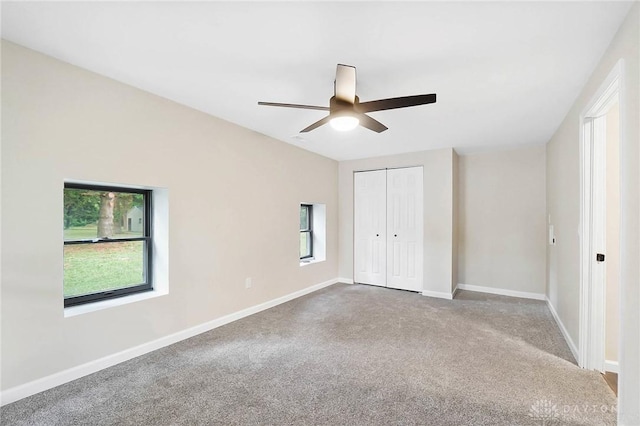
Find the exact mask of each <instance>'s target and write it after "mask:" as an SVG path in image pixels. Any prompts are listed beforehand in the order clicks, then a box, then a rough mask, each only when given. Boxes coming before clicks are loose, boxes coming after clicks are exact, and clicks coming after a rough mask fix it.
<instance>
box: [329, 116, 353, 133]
mask: <svg viewBox="0 0 640 426" xmlns="http://www.w3.org/2000/svg"><path fill="white" fill-rule="evenodd" d="M329 124H331V127H333V128H334V129H336V130H337V131H339V132H348V131H349V130H353V129H355V128H356V127H358V124H360V120H358V119H357V118H356V117H354V116H352V115H341V116H339V117H334V118H332V119H331V121H329Z"/></svg>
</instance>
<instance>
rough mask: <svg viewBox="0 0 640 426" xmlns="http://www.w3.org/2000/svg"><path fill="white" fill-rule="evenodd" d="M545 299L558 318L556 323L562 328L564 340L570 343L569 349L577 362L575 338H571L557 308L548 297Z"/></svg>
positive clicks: (552, 313) (554, 317) (553, 314)
mask: <svg viewBox="0 0 640 426" xmlns="http://www.w3.org/2000/svg"><path fill="white" fill-rule="evenodd" d="M545 299H546V301H547V306H548V307H549V310H550V311H551V315H552V316H553V319H554V320H556V324H558V328H560V331H561V332H562V335H563V336H564V340H566V342H567V345H569V349H571V353H572V354H573V357H574V358H575V360H576V362H577V361H578V347H577V346H576V344H575V343H573V339H571V336H570V335H569V332H568V331H567V329H566V327H565V326H564V324H563V323H562V321H561V320H560V317H559V316H558V313H557V312H556V310H555V308H554V307H553V305H552V304H551V301H550V300H549V299H548V298H545Z"/></svg>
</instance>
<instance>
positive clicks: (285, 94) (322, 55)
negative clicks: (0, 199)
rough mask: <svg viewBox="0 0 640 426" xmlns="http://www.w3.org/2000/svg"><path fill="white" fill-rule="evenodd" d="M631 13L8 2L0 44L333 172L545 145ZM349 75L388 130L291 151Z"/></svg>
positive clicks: (584, 5)
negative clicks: (341, 71) (187, 110)
mask: <svg viewBox="0 0 640 426" xmlns="http://www.w3.org/2000/svg"><path fill="white" fill-rule="evenodd" d="M630 6H631V3H630V2H562V3H560V2H428V3H425V2H409V3H398V2H395V3H392V2H388V3H387V2H341V3H329V2H302V3H300V2H296V3H293V2H284V3H272V2H258V3H240V2H199V3H191V2H135V3H127V2H105V3H97V2H90V3H79V2H71V3H58V2H44V3H33V2H19V3H18V2H16V3H10V2H3V3H2V37H3V38H5V39H8V40H10V41H13V42H15V43H18V44H21V45H23V46H26V47H29V48H31V49H34V50H37V51H40V52H43V53H45V54H47V55H51V56H53V57H56V58H59V59H61V60H63V61H67V62H70V63H72V64H75V65H78V66H80V67H83V68H86V69H89V70H92V71H95V72H97V73H100V74H103V75H105V76H108V77H111V78H113V79H116V80H119V81H122V82H124V83H127V84H130V85H132V86H135V87H138V88H140V89H144V90H147V91H149V92H152V93H155V94H158V95H160V96H163V97H166V98H169V99H172V100H174V101H176V102H179V103H182V104H185V105H188V106H190V107H193V108H195V109H198V110H200V111H204V112H207V113H209V114H211V115H214V116H217V117H221V118H223V119H226V120H229V121H231V122H234V123H237V124H239V125H241V126H244V127H248V128H250V129H253V130H255V131H257V132H260V133H264V134H266V135H269V136H272V137H274V138H277V139H280V140H282V141H284V142H288V143H291V144H294V145H297V146H300V147H302V148H305V149H308V150H310V151H314V152H317V153H320V154H322V155H325V156H327V157H331V158H334V159H337V160H346V159H354V158H365V157H372V156H379V155H387V154H394V153H401V152H412V151H421V150H427V149H436V148H444V147H455V148H457V149H458V150H460V151H463V152H464V151H467V152H469V151H473V150H479V149H488V148H493V147H498V148H503V147H507V146H514V145H520V144H540V143H545V142H547V141H548V140H549V139H550V137H551V136H552V134H553V132H554V131H555V130H556V128H557V127H558V125H559V124H560V122H561V120H562V119H563V118H564V116H565V115H566V113H567V112H568V109H569V108H570V106H571V105H572V103H573V101H574V100H575V98H576V96H577V95H578V93H579V91H580V89H581V88H582V87H583V85H584V83H585V82H586V80H587V78H588V76H589V75H590V73H591V72H592V70H593V68H594V67H595V65H596V64H597V62H598V60H599V58H600V57H601V55H602V54H603V53H604V51H605V49H606V47H607V46H608V44H609V43H610V41H611V39H612V38H613V36H614V34H615V32H616V30H617V28H618V27H619V26H620V24H621V23H622V20H623V19H624V16H625V15H626V13H627V12H628V10H629V8H630ZM337 63H343V64H348V65H354V66H356V67H357V76H358V90H357V93H358V95H359V97H360V100H361V101H362V102H364V101H368V100H374V99H379V98H386V97H397V96H406V95H413V94H424V93H437V96H438V101H437V103H436V104H432V105H425V106H419V107H414V108H407V109H400V110H391V111H380V112H375V113H371V116H372V117H374V118H375V119H377V120H379V121H381V122H382V123H383V124H385V125H387V126H388V127H389V130H387V131H386V132H384V133H381V134H376V133H374V132H371V131H369V130H367V129H363V128H358V129H356V130H354V131H352V132H348V133H338V132H336V131H335V130H333V129H332V128H331V127H330V126H323V127H321V128H319V129H317V130H314V131H312V132H310V133H307V134H300V136H302V137H303V138H304V140H299V139H296V138H294V136H296V135H298V132H299V131H300V130H301V129H303V128H304V127H306V126H307V125H309V124H311V123H312V122H314V121H316V120H319V119H320V118H322V117H323V116H324V114H325V113H324V112H322V111H310V110H296V109H288V108H273V107H261V106H258V105H257V102H258V101H259V100H260V101H272V102H287V103H301V104H314V105H325V106H328V101H329V97H330V96H332V94H333V79H334V76H335V68H336V64H337Z"/></svg>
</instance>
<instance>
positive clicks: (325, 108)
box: [258, 102, 329, 111]
mask: <svg viewBox="0 0 640 426" xmlns="http://www.w3.org/2000/svg"><path fill="white" fill-rule="evenodd" d="M258 105H266V106H276V107H285V108H299V109H317V110H319V111H329V107H323V106H316V105H298V104H280V103H277V102H258Z"/></svg>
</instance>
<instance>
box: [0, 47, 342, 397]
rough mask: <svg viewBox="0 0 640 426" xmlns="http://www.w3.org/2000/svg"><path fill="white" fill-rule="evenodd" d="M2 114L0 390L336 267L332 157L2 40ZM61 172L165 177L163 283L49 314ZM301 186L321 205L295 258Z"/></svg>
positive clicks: (108, 177) (152, 181)
mask: <svg viewBox="0 0 640 426" xmlns="http://www.w3.org/2000/svg"><path fill="white" fill-rule="evenodd" d="M2 114H3V116H2V206H3V210H2V247H3V252H2V314H1V315H2V385H1V387H2V389H3V390H6V389H8V388H12V387H15V386H18V385H22V384H25V383H27V382H30V381H33V380H36V379H40V378H43V377H45V376H48V375H51V374H54V373H56V372H60V371H62V370H66V369H69V368H72V367H75V366H78V365H82V364H84V363H87V362H90V361H93V360H96V359H98V358H101V357H105V356H108V355H111V354H114V353H117V352H119V351H123V350H126V349H129V348H132V347H134V346H137V345H141V344H144V343H146V342H150V341H153V340H156V339H158V338H162V337H164V336H167V335H169V334H171V333H176V332H180V331H182V330H185V329H187V328H189V327H193V326H196V325H199V324H202V323H204V322H207V321H210V320H213V319H216V318H219V317H221V316H223V315H225V314H229V313H232V312H236V311H238V310H241V309H243V308H247V307H250V306H253V305H256V304H259V303H262V302H265V301H268V300H271V299H274V298H277V297H279V296H283V295H286V294H289V293H292V292H294V291H297V290H300V289H303V288H306V287H308V286H311V285H314V284H318V283H321V282H325V281H328V280H331V279H334V278H336V277H337V272H338V258H337V251H338V245H337V244H338V240H337V235H338V234H337V230H338V216H337V213H338V210H337V202H338V197H337V187H338V182H337V177H338V164H337V162H335V161H333V160H330V159H327V158H324V157H321V156H318V155H316V154H313V153H310V152H307V151H304V150H301V149H298V148H295V147H293V146H291V145H288V144H285V143H282V142H279V141H276V140H273V139H270V138H268V137H266V136H263V135H260V134H258V133H255V132H253V131H250V130H247V129H244V128H241V127H238V126H236V125H233V124H231V123H228V122H225V121H222V120H219V119H216V118H214V117H211V116H209V115H206V114H203V113H201V112H198V111H195V110H192V109H189V108H187V107H184V106H181V105H178V104H176V103H173V102H170V101H168V100H166V99H163V98H160V97H158V96H154V95H151V94H149V93H146V92H143V91H140V90H137V89H134V88H132V87H129V86H126V85H123V84H120V83H118V82H115V81H113V80H110V79H107V78H104V77H102V76H99V75H96V74H93V73H91V72H88V71H85V70H82V69H80V68H76V67H74V66H71V65H69V64H66V63H63V62H60V61H57V60H55V59H52V58H50V57H47V56H44V55H41V54H38V53H35V52H33V51H30V50H27V49H24V48H22V47H19V46H17V45H15V44H11V43H7V42H3V43H2ZM65 178H68V179H82V180H90V181H100V182H112V183H126V184H137V185H147V186H155V187H164V188H167V189H168V191H169V212H170V216H169V247H170V249H169V250H170V252H169V286H170V287H169V291H170V292H169V294H168V295H167V296H163V297H158V298H154V299H151V300H146V301H141V302H137V303H132V304H128V305H124V306H119V307H114V308H110V309H105V310H101V311H97V312H93V313H88V314H83V315H79V316H75V317H69V318H65V317H64V316H63V297H62V251H63V247H62V196H63V191H62V188H63V180H64V179H65ZM302 201H305V202H313V203H324V204H326V206H327V256H326V257H327V260H326V261H325V262H322V263H318V264H312V265H308V266H304V267H300V266H299V259H298V247H299V236H298V220H299V219H298V218H299V212H298V206H299V203H300V202H302ZM246 277H252V278H253V287H252V288H250V289H245V287H244V282H245V278H246ZM105 336H107V337H108V338H105Z"/></svg>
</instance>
